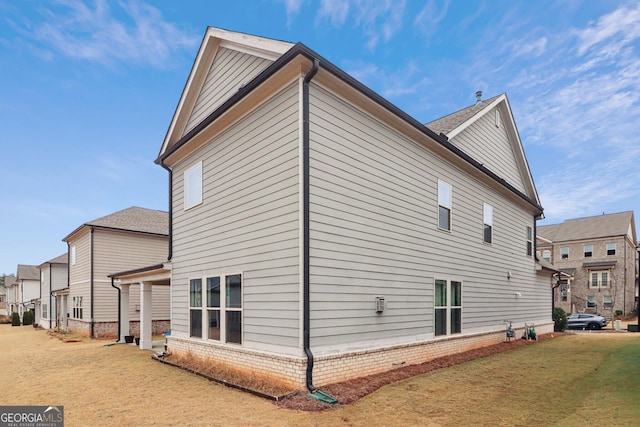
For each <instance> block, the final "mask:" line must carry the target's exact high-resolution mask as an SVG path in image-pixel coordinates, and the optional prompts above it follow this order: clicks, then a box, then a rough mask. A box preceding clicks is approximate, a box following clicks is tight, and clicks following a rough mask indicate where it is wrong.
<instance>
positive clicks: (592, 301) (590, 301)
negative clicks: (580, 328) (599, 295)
mask: <svg viewBox="0 0 640 427" xmlns="http://www.w3.org/2000/svg"><path fill="white" fill-rule="evenodd" d="M596 306H597V304H596V297H594V296H591V295H589V296H587V308H596Z"/></svg>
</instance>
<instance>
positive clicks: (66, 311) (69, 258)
mask: <svg viewBox="0 0 640 427" xmlns="http://www.w3.org/2000/svg"><path fill="white" fill-rule="evenodd" d="M70 286H71V243H69V242H68V241H67V290H68V291H69V293H71V288H70ZM66 300H67V303H66V304H65V305H66V307H64V309H65V310H64V313H62V315H63V316H64V318H65V319H67V329H68V326H69V319H68V318H67V317H68V316H67V314H69V295H67V298H66ZM60 308H61V309H62V305H61V306H60ZM57 317H58V316H56V326H58V327H60V325H58V319H57Z"/></svg>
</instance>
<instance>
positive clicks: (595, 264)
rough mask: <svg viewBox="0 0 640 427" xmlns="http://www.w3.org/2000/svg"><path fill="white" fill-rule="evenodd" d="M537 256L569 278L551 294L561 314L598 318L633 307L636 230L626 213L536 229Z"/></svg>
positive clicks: (625, 312) (611, 315)
mask: <svg viewBox="0 0 640 427" xmlns="http://www.w3.org/2000/svg"><path fill="white" fill-rule="evenodd" d="M537 240H538V256H540V257H541V258H542V259H544V260H546V261H548V262H551V263H552V264H553V265H554V267H556V268H558V269H559V270H561V271H563V272H565V273H568V274H570V275H571V276H573V278H571V279H566V280H563V281H561V283H560V286H559V287H557V289H556V290H555V294H554V301H555V305H556V306H557V307H562V308H563V309H564V310H565V311H567V312H571V313H575V312H587V313H599V314H601V315H603V316H605V317H609V318H613V316H614V315H615V314H616V311H620V312H622V313H624V314H627V313H630V312H632V311H633V310H634V308H635V307H636V302H635V296H636V274H637V272H636V250H637V249H636V247H637V246H636V229H635V220H634V215H633V212H632V211H629V212H620V213H614V214H606V215H604V214H603V215H597V216H591V217H586V218H576V219H568V220H566V221H564V222H563V223H562V224H551V225H543V226H539V227H538V229H537Z"/></svg>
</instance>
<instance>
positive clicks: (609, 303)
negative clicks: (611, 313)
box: [602, 295, 613, 308]
mask: <svg viewBox="0 0 640 427" xmlns="http://www.w3.org/2000/svg"><path fill="white" fill-rule="evenodd" d="M602 302H603V305H604V308H612V307H613V298H612V297H611V295H605V296H604V297H603V301H602Z"/></svg>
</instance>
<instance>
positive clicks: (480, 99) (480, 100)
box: [476, 90, 482, 105]
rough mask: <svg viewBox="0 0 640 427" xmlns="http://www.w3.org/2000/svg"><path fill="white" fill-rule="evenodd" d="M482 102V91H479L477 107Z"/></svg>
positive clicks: (477, 93)
mask: <svg viewBox="0 0 640 427" xmlns="http://www.w3.org/2000/svg"><path fill="white" fill-rule="evenodd" d="M481 102H482V91H481V90H479V91H477V92H476V105H477V104H480V103H481Z"/></svg>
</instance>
